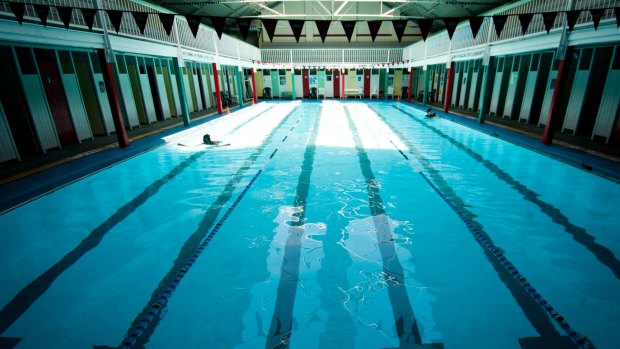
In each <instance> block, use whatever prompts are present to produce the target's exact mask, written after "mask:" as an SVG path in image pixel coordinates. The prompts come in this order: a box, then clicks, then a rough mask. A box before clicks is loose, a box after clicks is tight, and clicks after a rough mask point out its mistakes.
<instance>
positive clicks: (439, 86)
mask: <svg viewBox="0 0 620 349" xmlns="http://www.w3.org/2000/svg"><path fill="white" fill-rule="evenodd" d="M441 69H442V67H441V66H440V67H439V69H437V72H436V74H435V76H437V89H436V90H435V103H437V101H438V100H439V89H440V88H441Z"/></svg>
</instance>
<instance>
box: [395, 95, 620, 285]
mask: <svg viewBox="0 0 620 349" xmlns="http://www.w3.org/2000/svg"><path fill="white" fill-rule="evenodd" d="M394 108H396V107H394ZM396 109H397V110H399V111H400V112H402V113H404V114H407V115H408V116H409V117H411V118H412V119H413V120H414V121H416V122H417V123H419V124H421V125H424V126H425V127H426V128H428V129H430V130H431V131H433V132H434V133H435V134H437V135H438V136H440V137H442V138H443V139H445V140H447V141H448V142H450V143H452V144H454V145H455V146H456V147H457V148H459V149H461V150H462V151H464V152H465V153H467V155H469V156H471V157H472V158H473V159H474V160H476V161H478V162H479V163H480V164H482V165H483V166H484V167H486V168H487V169H488V170H489V171H491V173H493V174H494V175H495V176H496V177H497V178H499V179H501V180H502V181H504V182H506V183H507V184H508V185H510V186H511V187H513V188H514V189H515V190H516V191H518V192H519V194H521V196H523V198H524V199H525V200H527V201H529V202H532V203H534V204H535V205H536V206H538V208H539V209H540V211H542V212H543V213H545V214H546V215H547V216H549V218H551V220H552V221H553V222H554V223H556V224H558V225H561V226H562V227H564V230H565V231H566V232H567V233H568V234H570V235H571V236H572V237H573V240H575V241H576V242H577V243H579V244H581V245H583V246H584V247H585V248H586V249H588V250H589V251H590V252H592V254H594V257H596V259H598V261H599V262H600V263H602V264H603V265H604V266H606V267H607V268H609V269H610V270H611V271H612V272H613V273H614V275H615V276H616V278H617V279H620V260H618V258H616V256H615V255H614V253H613V252H612V251H611V250H610V249H609V248H607V247H605V246H603V245H601V244H599V243H597V242H596V241H595V238H594V236H592V235H590V234H588V232H587V230H586V229H584V228H582V227H580V226H578V225H575V224H573V223H571V222H570V220H569V219H568V217H566V216H565V215H564V214H563V213H562V212H561V211H560V210H559V209H558V208H556V207H554V206H553V205H551V204H549V203H547V202H545V201H543V200H542V199H540V197H539V195H538V194H537V193H536V192H534V191H533V190H531V189H530V188H528V187H527V186H526V185H524V184H522V183H520V182H519V181H517V180H516V179H515V178H513V177H512V176H511V175H510V174H508V173H507V172H505V171H503V170H502V169H501V168H499V167H498V166H497V165H496V164H494V163H493V162H491V161H489V160H486V159H485V158H483V157H482V155H480V154H478V153H476V152H475V151H473V150H471V149H470V148H469V147H467V146H466V145H464V144H463V143H460V142H459V141H457V140H455V139H454V138H452V137H450V136H448V135H446V134H445V133H443V132H442V131H441V130H439V129H437V128H436V127H433V126H431V125H429V124H427V123H425V122H422V121H420V120H418V119H417V118H416V117H415V116H413V115H412V114H409V113H408V112H406V111H405V110H403V109H401V108H396Z"/></svg>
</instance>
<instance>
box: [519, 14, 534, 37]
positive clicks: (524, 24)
mask: <svg viewBox="0 0 620 349" xmlns="http://www.w3.org/2000/svg"><path fill="white" fill-rule="evenodd" d="M532 17H534V14H533V13H521V14H520V15H519V22H521V33H522V34H523V35H525V33H526V32H527V28H528V27H529V26H530V22H531V21H532Z"/></svg>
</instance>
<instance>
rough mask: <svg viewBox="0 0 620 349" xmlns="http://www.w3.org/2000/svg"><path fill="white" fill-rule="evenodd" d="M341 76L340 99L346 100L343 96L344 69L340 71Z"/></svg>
mask: <svg viewBox="0 0 620 349" xmlns="http://www.w3.org/2000/svg"><path fill="white" fill-rule="evenodd" d="M341 74H342V75H341V76H340V98H342V99H347V96H345V94H344V84H345V80H344V69H343V70H342V71H341Z"/></svg>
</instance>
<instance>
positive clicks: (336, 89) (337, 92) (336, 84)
mask: <svg viewBox="0 0 620 349" xmlns="http://www.w3.org/2000/svg"><path fill="white" fill-rule="evenodd" d="M334 98H340V71H339V70H338V69H334Z"/></svg>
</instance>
